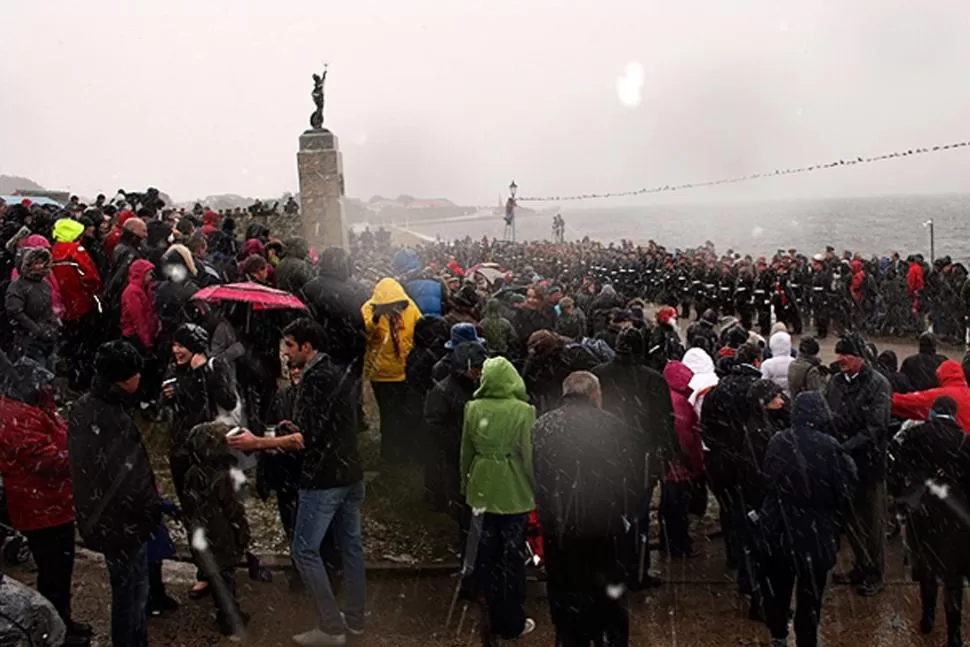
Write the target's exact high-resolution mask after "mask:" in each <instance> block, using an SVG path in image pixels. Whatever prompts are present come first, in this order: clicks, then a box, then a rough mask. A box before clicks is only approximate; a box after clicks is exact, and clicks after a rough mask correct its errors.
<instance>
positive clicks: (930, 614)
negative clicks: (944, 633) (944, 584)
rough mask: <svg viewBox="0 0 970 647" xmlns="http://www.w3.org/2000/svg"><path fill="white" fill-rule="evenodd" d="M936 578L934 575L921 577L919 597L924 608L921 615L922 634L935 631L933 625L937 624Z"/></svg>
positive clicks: (920, 628)
mask: <svg viewBox="0 0 970 647" xmlns="http://www.w3.org/2000/svg"><path fill="white" fill-rule="evenodd" d="M936 591H937V583H936V578H935V577H933V576H929V577H926V576H924V577H923V578H921V579H920V581H919V599H920V603H921V606H922V609H923V615H922V616H921V617H920V621H919V630H920V633H922V634H930V633H933V626H934V625H935V624H936Z"/></svg>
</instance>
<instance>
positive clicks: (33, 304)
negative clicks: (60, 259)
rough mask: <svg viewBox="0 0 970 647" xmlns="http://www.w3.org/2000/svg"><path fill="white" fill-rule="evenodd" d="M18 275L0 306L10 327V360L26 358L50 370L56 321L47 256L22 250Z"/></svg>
mask: <svg viewBox="0 0 970 647" xmlns="http://www.w3.org/2000/svg"><path fill="white" fill-rule="evenodd" d="M20 269H21V270H22V273H21V276H19V277H18V278H17V279H15V280H14V281H11V283H10V285H9V286H7V293H6V297H5V299H4V307H5V309H6V312H7V317H8V318H9V320H10V322H11V324H12V325H13V353H12V358H18V359H19V358H20V357H29V358H31V359H33V360H34V361H36V362H38V363H40V364H41V365H42V366H44V367H45V368H47V369H48V370H50V371H53V368H54V366H53V363H54V351H55V349H56V347H57V338H58V328H59V326H58V322H57V317H56V316H55V315H54V306H53V301H52V297H51V286H50V283H48V282H47V276H48V274H50V269H51V253H50V252H49V251H48V250H46V249H44V248H43V247H28V248H26V249H25V251H24V254H23V259H22V261H21V266H20Z"/></svg>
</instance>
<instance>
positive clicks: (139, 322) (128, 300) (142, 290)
mask: <svg viewBox="0 0 970 647" xmlns="http://www.w3.org/2000/svg"><path fill="white" fill-rule="evenodd" d="M154 295H155V267H154V266H153V265H152V264H151V262H149V261H147V260H145V259H138V260H136V261H135V262H133V263H132V264H131V269H130V271H129V272H128V287H126V288H125V291H124V293H123V294H122V295H121V335H122V337H123V338H124V339H125V340H127V341H128V342H129V343H131V344H132V345H133V346H135V348H138V349H139V351H140V352H141V354H142V357H143V358H145V359H146V360H148V361H149V362H151V363H152V364H153V366H151V367H149V369H148V370H146V371H145V377H146V378H148V379H146V380H145V381H151V378H150V377H149V376H150V375H151V376H152V377H153V376H154V368H155V367H154V363H155V361H156V358H155V354H154V351H155V341H156V336H157V335H158V327H159V322H158V314H157V313H156V311H155V298H154ZM148 386H149V385H146V384H143V387H148ZM142 393H143V394H148V393H150V391H148V390H143V391H142ZM147 401H148V400H145V399H143V402H147Z"/></svg>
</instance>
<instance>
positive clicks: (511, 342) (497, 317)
mask: <svg viewBox="0 0 970 647" xmlns="http://www.w3.org/2000/svg"><path fill="white" fill-rule="evenodd" d="M479 327H480V328H481V329H482V337H484V338H485V341H486V343H487V344H488V347H489V348H490V349H491V350H492V352H493V353H495V354H496V355H501V356H502V357H508V356H509V353H511V351H512V350H513V347H514V346H515V341H516V332H515V326H513V325H512V322H511V321H509V320H508V319H506V318H505V317H503V316H502V304H501V303H500V302H499V300H498V299H489V300H488V301H487V302H486V303H485V316H484V317H482V321H481V323H480V324H479Z"/></svg>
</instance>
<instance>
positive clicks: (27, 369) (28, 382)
mask: <svg viewBox="0 0 970 647" xmlns="http://www.w3.org/2000/svg"><path fill="white" fill-rule="evenodd" d="M53 383H54V374H53V373H51V372H50V371H48V370H47V369H45V368H44V367H43V366H41V365H40V364H38V363H37V362H35V361H34V360H32V359H30V358H27V357H21V358H20V359H19V360H17V362H16V363H15V364H14V365H13V366H11V367H9V368H8V369H7V370H6V371H5V373H4V375H3V395H4V397H7V398H10V399H12V400H17V401H19V402H23V403H24V404H29V405H31V406H36V405H38V404H40V401H41V394H42V392H43V391H44V390H45V388H47V387H50V386H51V385H52V384H53Z"/></svg>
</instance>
